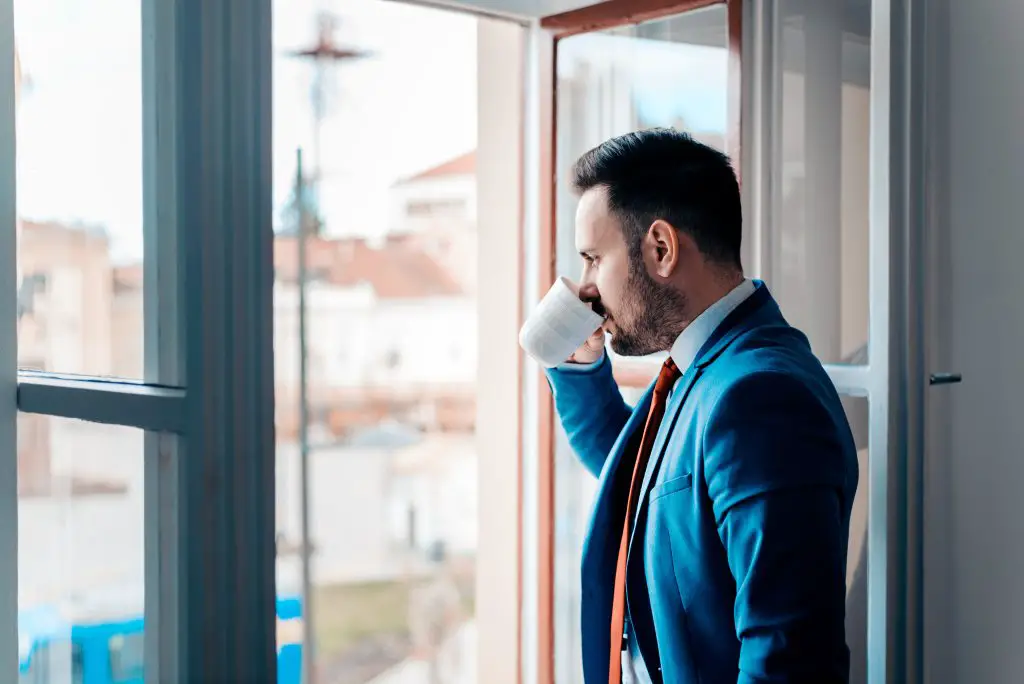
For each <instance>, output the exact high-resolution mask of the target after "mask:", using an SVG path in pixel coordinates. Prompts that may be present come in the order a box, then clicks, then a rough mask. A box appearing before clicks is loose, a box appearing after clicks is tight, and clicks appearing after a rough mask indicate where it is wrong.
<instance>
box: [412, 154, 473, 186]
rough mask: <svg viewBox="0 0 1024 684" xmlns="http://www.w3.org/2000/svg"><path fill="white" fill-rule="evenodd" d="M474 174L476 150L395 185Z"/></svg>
mask: <svg viewBox="0 0 1024 684" xmlns="http://www.w3.org/2000/svg"><path fill="white" fill-rule="evenodd" d="M473 173H476V150H473V151H471V152H467V153H466V154H463V155H459V156H458V157H455V158H454V159H449V160H448V161H446V162H442V163H440V164H438V165H437V166H432V167H430V168H429V169H427V170H425V171H420V172H419V173H417V174H415V175H413V176H409V177H408V178H403V179H402V180H400V181H398V182H397V183H395V185H405V184H406V183H412V182H415V181H421V180H427V179H429V178H444V177H445V176H468V175H470V174H473Z"/></svg>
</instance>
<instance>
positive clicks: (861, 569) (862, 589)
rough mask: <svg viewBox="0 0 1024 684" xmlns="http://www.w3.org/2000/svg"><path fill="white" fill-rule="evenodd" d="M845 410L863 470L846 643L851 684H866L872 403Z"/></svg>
mask: <svg viewBox="0 0 1024 684" xmlns="http://www.w3.org/2000/svg"><path fill="white" fill-rule="evenodd" d="M843 408H844V409H845V410H846V418H847V420H849V421H850V428H851V429H852V430H853V439H854V441H855V442H856V444H857V464H858V466H859V467H860V480H859V482H858V484H857V495H856V496H855V497H854V499H853V513H852V515H851V517H850V546H849V552H848V554H849V555H848V556H847V559H846V643H847V644H848V645H849V647H850V684H867V681H868V679H867V677H868V675H867V658H868V650H867V649H868V545H867V541H868V481H869V480H870V477H869V473H868V463H869V462H870V461H869V453H868V433H869V432H870V428H869V419H868V416H869V411H868V409H869V403H868V400H867V399H866V398H865V397H843Z"/></svg>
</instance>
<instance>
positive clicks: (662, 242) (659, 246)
mask: <svg viewBox="0 0 1024 684" xmlns="http://www.w3.org/2000/svg"><path fill="white" fill-rule="evenodd" d="M644 242H645V243H646V244H645V245H644V247H645V249H644V252H646V253H647V258H648V259H649V260H650V269H651V273H652V274H653V275H656V276H659V277H661V278H668V277H669V276H671V275H672V272H673V271H675V269H676V266H677V265H678V264H679V260H680V257H681V254H680V249H681V248H682V247H683V245H682V244H681V243H680V235H679V232H678V231H677V230H676V229H675V228H674V227H673V226H672V224H670V223H669V222H668V221H664V220H662V219H658V220H656V221H655V222H654V223H652V224H651V227H650V228H648V229H647V236H646V238H645V240H644Z"/></svg>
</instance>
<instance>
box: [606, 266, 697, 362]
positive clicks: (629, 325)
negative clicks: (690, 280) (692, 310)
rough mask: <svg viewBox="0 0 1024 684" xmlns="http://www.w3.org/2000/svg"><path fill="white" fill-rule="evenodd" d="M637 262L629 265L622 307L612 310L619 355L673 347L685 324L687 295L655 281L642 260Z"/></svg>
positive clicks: (644, 354) (614, 338)
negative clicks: (617, 310) (615, 310)
mask: <svg viewBox="0 0 1024 684" xmlns="http://www.w3.org/2000/svg"><path fill="white" fill-rule="evenodd" d="M637 261H638V260H636V259H634V260H632V263H631V264H630V269H629V280H628V281H627V283H626V288H625V292H624V296H623V298H622V305H621V306H620V307H619V308H620V309H621V310H620V311H619V312H612V317H613V318H614V319H615V325H616V330H615V334H614V335H612V339H611V348H612V351H614V352H615V353H616V354H618V355H620V356H647V355H648V354H654V353H655V352H660V351H666V350H668V349H671V348H672V344H673V343H674V342H675V341H676V338H677V337H678V336H679V333H680V332H681V331H682V330H683V328H685V327H686V310H687V308H688V307H687V298H686V295H684V294H683V293H682V292H679V291H678V290H675V289H673V288H671V287H669V286H668V285H662V284H660V283H657V282H655V280H654V279H653V278H651V276H650V275H649V274H648V273H647V270H646V269H645V268H644V265H643V262H642V261H640V262H639V263H637ZM616 314H618V315H616Z"/></svg>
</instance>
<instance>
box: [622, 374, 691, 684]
mask: <svg viewBox="0 0 1024 684" xmlns="http://www.w3.org/2000/svg"><path fill="white" fill-rule="evenodd" d="M680 375H682V373H680V372H679V368H678V367H677V366H676V364H675V363H674V362H673V361H672V359H668V360H667V361H665V364H664V365H663V366H662V367H661V372H660V373H659V374H658V380H657V382H655V383H654V395H653V397H652V398H651V410H650V412H648V414H647V423H646V424H644V434H643V437H642V438H641V439H640V448H639V449H637V453H636V463H635V464H634V465H633V479H632V480H631V481H630V483H629V499H628V500H627V502H626V520H625V522H624V523H623V525H622V539H621V541H620V542H619V561H618V563H617V564H616V566H615V593H614V594H613V595H612V596H613V598H612V625H611V629H612V631H611V649H610V650H611V658H610V661H609V663H608V682H609V684H622V634H623V630H624V629H625V628H626V557H627V555H628V552H629V531H630V528H631V527H632V525H633V516H634V515H635V513H636V505H637V499H638V498H639V497H640V486H641V484H642V483H643V481H644V473H645V472H646V471H647V462H648V461H649V460H650V458H651V450H652V448H653V446H654V439H655V437H657V435H658V428H659V427H660V426H661V420H662V418H664V417H665V406H666V404H667V403H668V402H667V399H668V393H669V392H670V391H671V390H672V386H673V385H674V384H675V383H676V380H678V379H679V376H680Z"/></svg>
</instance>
